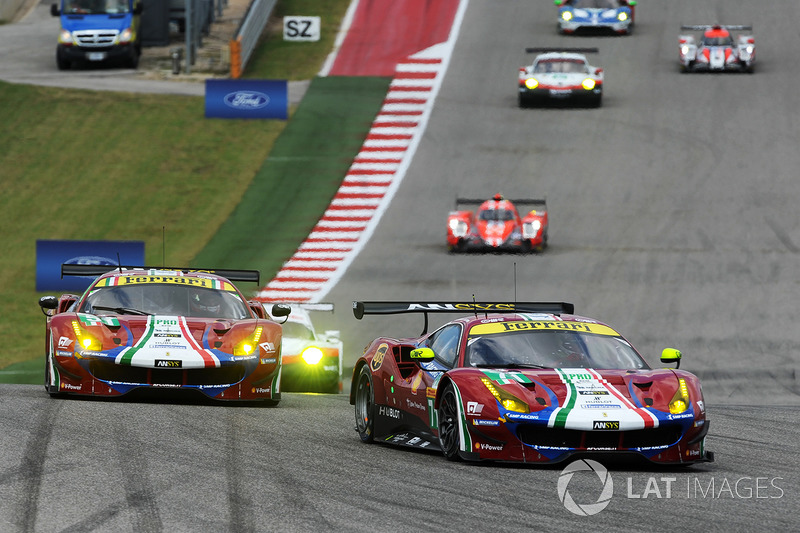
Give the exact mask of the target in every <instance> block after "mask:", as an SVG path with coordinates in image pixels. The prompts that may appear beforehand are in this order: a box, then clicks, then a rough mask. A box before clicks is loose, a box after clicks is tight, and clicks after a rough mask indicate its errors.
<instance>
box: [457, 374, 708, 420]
mask: <svg viewBox="0 0 800 533" xmlns="http://www.w3.org/2000/svg"><path fill="white" fill-rule="evenodd" d="M463 370H466V371H467V372H469V373H470V378H468V379H471V380H474V381H480V382H481V384H482V386H483V387H482V388H485V389H486V390H487V391H488V392H489V394H484V393H483V391H482V390H481V387H480V386H478V385H477V384H475V386H477V387H478V389H477V390H476V392H477V391H480V393H479V394H478V395H477V397H480V398H487V399H488V398H490V397H491V396H492V395H493V396H494V397H495V400H496V402H493V403H494V404H496V405H492V407H493V408H496V409H497V414H498V415H499V416H500V417H501V418H503V419H505V420H507V421H510V422H538V423H541V424H543V425H544V424H546V425H547V426H548V427H552V428H559V427H560V428H565V429H575V430H596V429H614V430H637V429H645V428H651V427H658V426H659V425H661V424H664V423H665V422H668V421H673V420H682V419H692V418H693V416H694V415H693V412H692V407H691V402H689V406H688V409H687V410H686V411H684V412H682V413H678V414H673V413H670V411H669V403H670V402H671V401H672V400H673V399H674V398H675V396H676V394H677V393H678V392H679V387H680V384H679V381H678V377H677V376H676V375H675V373H674V372H673V371H672V370H669V369H661V370H635V371H633V370H596V369H586V368H561V369H543V370H507V369H480V370H478V369H463ZM451 375H453V372H452V371H451ZM457 379H458V380H459V381H461V379H459V378H457ZM492 388H493V389H494V391H493V390H492ZM507 400H512V403H506V402H507ZM504 405H508V406H512V407H511V408H510V409H507V408H506V407H504ZM467 407H468V408H467V413H468V414H469V406H467ZM481 411H482V410H481ZM493 412H494V411H493V409H490V410H487V412H486V413H485V414H490V413H491V414H493ZM491 414H490V416H491ZM482 416H483V415H482Z"/></svg>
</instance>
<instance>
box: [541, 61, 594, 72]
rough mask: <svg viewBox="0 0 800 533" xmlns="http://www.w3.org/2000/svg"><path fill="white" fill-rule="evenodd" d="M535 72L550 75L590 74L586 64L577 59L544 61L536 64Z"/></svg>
mask: <svg viewBox="0 0 800 533" xmlns="http://www.w3.org/2000/svg"><path fill="white" fill-rule="evenodd" d="M533 71H534V72H539V73H549V72H553V73H555V72H565V73H574V72H579V73H580V72H589V69H588V68H587V67H586V63H584V62H583V61H580V60H577V59H570V60H565V59H543V60H541V61H538V62H537V63H536V66H535V67H534V69H533Z"/></svg>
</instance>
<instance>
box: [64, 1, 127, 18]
mask: <svg viewBox="0 0 800 533" xmlns="http://www.w3.org/2000/svg"><path fill="white" fill-rule="evenodd" d="M128 12H130V7H129V5H128V0H67V1H66V2H64V13H75V14H79V15H107V14H108V15H113V14H117V13H128Z"/></svg>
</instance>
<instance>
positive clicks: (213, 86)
mask: <svg viewBox="0 0 800 533" xmlns="http://www.w3.org/2000/svg"><path fill="white" fill-rule="evenodd" d="M288 115H289V98H288V85H287V83H286V80H215V79H208V80H206V118H277V119H282V120H286V119H287V118H288Z"/></svg>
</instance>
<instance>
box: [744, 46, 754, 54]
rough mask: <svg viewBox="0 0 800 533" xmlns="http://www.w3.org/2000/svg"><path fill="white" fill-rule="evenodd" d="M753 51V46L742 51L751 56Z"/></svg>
mask: <svg viewBox="0 0 800 533" xmlns="http://www.w3.org/2000/svg"><path fill="white" fill-rule="evenodd" d="M754 49H755V47H754V46H753V45H748V46H746V47H745V48H744V51H745V52H747V53H748V54H752V53H753V50H754Z"/></svg>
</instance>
